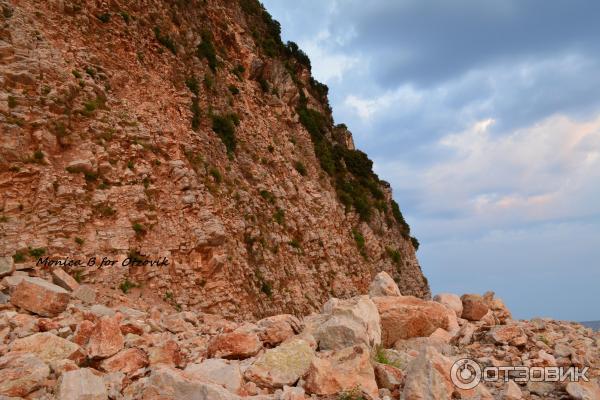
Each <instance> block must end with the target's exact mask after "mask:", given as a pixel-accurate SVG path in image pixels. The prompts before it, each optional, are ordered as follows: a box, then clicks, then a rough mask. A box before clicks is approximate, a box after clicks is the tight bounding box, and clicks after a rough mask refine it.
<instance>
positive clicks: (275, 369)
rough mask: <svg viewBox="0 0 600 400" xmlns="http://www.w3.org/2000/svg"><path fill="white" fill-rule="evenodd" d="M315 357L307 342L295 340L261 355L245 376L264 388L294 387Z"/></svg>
mask: <svg viewBox="0 0 600 400" xmlns="http://www.w3.org/2000/svg"><path fill="white" fill-rule="evenodd" d="M313 357H314V350H313V349H312V347H311V346H310V345H309V344H308V343H307V342H306V341H304V340H302V339H296V338H293V339H290V340H289V341H287V342H285V343H283V344H281V345H280V346H278V347H276V348H274V349H269V350H267V351H265V352H264V353H263V354H261V355H260V356H259V357H258V358H257V359H256V361H254V363H253V364H252V365H251V366H250V368H248V369H247V370H246V372H245V374H244V375H245V377H246V379H247V380H249V381H252V382H255V383H256V384H258V385H259V386H263V387H270V388H282V387H283V386H286V385H288V386H292V385H294V383H296V381H298V379H300V377H301V376H303V375H304V374H305V373H306V371H307V370H308V368H309V367H310V365H311V361H312V359H313Z"/></svg>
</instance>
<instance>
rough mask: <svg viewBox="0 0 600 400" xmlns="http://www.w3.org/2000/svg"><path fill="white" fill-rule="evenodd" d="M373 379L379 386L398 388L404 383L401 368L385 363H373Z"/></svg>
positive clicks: (392, 389)
mask: <svg viewBox="0 0 600 400" xmlns="http://www.w3.org/2000/svg"><path fill="white" fill-rule="evenodd" d="M374 369H375V380H376V381H377V386H378V387H379V388H385V389H389V390H391V391H394V390H398V389H399V388H400V387H402V386H403V385H404V373H403V372H402V370H400V369H398V368H396V367H393V366H391V365H387V364H381V363H375V365H374Z"/></svg>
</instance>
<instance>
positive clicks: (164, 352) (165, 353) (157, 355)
mask: <svg viewBox="0 0 600 400" xmlns="http://www.w3.org/2000/svg"><path fill="white" fill-rule="evenodd" d="M148 360H149V361H150V365H160V364H165V365H168V366H172V367H181V366H183V365H184V364H185V358H184V356H183V354H182V352H181V349H180V347H179V345H178V344H177V342H176V341H174V340H171V339H167V340H165V341H163V342H162V343H161V344H160V345H159V346H156V347H151V348H150V349H149V350H148Z"/></svg>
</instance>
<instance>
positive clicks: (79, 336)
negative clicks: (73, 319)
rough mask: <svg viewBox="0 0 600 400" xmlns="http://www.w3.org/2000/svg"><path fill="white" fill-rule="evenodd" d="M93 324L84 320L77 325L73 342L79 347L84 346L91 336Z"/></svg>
mask: <svg viewBox="0 0 600 400" xmlns="http://www.w3.org/2000/svg"><path fill="white" fill-rule="evenodd" d="M94 326H95V324H94V323H93V322H92V321H88V320H87V319H84V320H83V321H81V322H80V323H79V325H77V328H76V329H75V335H74V336H73V339H72V340H73V342H75V343H77V344H78V345H80V346H85V345H86V344H87V342H88V341H89V340H90V337H91V336H92V332H93V331H94Z"/></svg>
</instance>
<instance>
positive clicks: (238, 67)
mask: <svg viewBox="0 0 600 400" xmlns="http://www.w3.org/2000/svg"><path fill="white" fill-rule="evenodd" d="M231 72H232V73H233V74H234V75H235V76H236V77H237V78H238V80H239V81H241V80H243V77H242V75H243V74H244V72H246V68H244V66H243V65H241V64H238V65H236V66H235V68H234V69H232V70H231Z"/></svg>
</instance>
